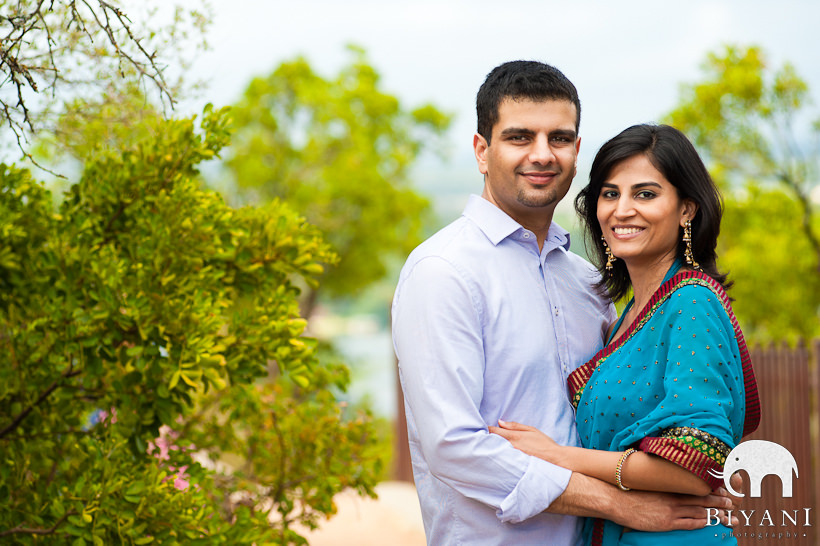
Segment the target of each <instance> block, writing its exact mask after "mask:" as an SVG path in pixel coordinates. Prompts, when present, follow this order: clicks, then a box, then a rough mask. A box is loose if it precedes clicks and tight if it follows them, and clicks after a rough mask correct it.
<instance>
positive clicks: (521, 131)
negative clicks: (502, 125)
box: [501, 127, 535, 136]
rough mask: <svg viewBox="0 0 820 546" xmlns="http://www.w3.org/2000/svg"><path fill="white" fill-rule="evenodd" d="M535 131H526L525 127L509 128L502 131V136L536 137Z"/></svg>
mask: <svg viewBox="0 0 820 546" xmlns="http://www.w3.org/2000/svg"><path fill="white" fill-rule="evenodd" d="M534 134H535V131H533V130H532V129H525V128H523V127H507V128H506V129H504V130H503V131H501V135H502V136H505V135H534Z"/></svg>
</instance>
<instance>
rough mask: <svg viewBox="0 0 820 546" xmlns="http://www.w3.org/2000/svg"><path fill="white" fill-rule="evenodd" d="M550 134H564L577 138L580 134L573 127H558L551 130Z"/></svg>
mask: <svg viewBox="0 0 820 546" xmlns="http://www.w3.org/2000/svg"><path fill="white" fill-rule="evenodd" d="M550 136H562V137H567V138H571V139H572V140H575V138H576V137H577V136H578V135H577V133H576V132H575V131H573V130H571V129H556V130H555V131H552V132H550Z"/></svg>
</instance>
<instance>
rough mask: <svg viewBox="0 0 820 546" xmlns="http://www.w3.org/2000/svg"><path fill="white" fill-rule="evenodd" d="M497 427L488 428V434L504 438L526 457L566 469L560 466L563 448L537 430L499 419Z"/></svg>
mask: <svg viewBox="0 0 820 546" xmlns="http://www.w3.org/2000/svg"><path fill="white" fill-rule="evenodd" d="M498 425H499V426H497V427H488V428H489V430H490V432H491V433H493V434H498V435H499V436H501V437H503V438H506V439H507V440H508V441H509V442H510V443H511V444H512V445H513V447H514V448H516V449H518V450H519V451H523V452H524V453H526V454H527V455H533V456H535V457H538V458H539V459H544V460H545V461H548V462H551V463H553V464H557V465H559V466H564V467H565V468H566V465H565V464H562V462H563V456H564V446H562V445H559V444H558V443H556V442H555V440H553V439H552V438H550V437H549V436H547V435H546V434H544V433H543V432H541V431H540V430H538V429H537V428H534V427H530V426H527V425H522V424H521V423H515V422H513V421H502V420H501V419H499V420H498Z"/></svg>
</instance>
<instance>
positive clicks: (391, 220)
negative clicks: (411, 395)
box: [227, 47, 450, 316]
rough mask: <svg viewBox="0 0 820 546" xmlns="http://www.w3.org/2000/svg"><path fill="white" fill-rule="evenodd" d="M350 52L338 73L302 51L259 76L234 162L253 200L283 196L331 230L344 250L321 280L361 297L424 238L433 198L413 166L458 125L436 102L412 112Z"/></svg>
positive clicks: (239, 117) (239, 122) (240, 107)
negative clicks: (416, 183)
mask: <svg viewBox="0 0 820 546" xmlns="http://www.w3.org/2000/svg"><path fill="white" fill-rule="evenodd" d="M350 51H351V54H352V55H353V60H352V61H351V62H350V64H349V65H347V66H345V67H343V68H342V69H341V70H340V72H339V73H338V75H336V76H335V77H334V78H331V79H326V78H324V77H322V76H320V75H319V74H317V73H316V72H314V70H313V69H312V68H311V66H310V65H309V64H308V62H307V61H306V60H305V59H303V58H297V59H295V60H293V61H290V62H285V63H282V64H281V65H280V66H279V67H278V68H277V69H276V70H274V71H273V73H271V74H270V75H269V76H268V77H265V78H257V79H254V80H253V81H252V82H251V83H250V85H249V86H248V88H247V90H246V91H245V95H244V97H243V98H242V100H241V101H240V102H239V104H237V105H236V106H235V107H234V110H233V116H234V118H235V120H236V136H235V138H234V139H233V145H232V147H231V150H230V155H229V157H228V160H227V164H228V166H229V168H230V170H231V172H232V175H233V178H234V180H235V182H236V184H237V186H238V187H239V188H240V190H241V191H243V192H244V195H245V198H246V199H249V200H252V199H255V198H262V199H270V198H279V199H282V200H283V201H285V202H287V203H288V204H289V205H290V206H292V207H294V209H296V210H297V211H298V212H299V213H300V214H304V215H305V217H306V218H307V220H308V221H309V222H310V223H312V224H314V225H316V226H317V227H318V228H319V229H320V230H321V232H322V233H323V234H324V235H325V237H326V239H327V240H328V242H330V244H331V246H332V247H333V249H334V251H335V252H336V253H337V254H338V256H339V263H338V264H337V265H336V266H335V267H334V268H330V269H329V270H328V271H327V272H326V273H325V275H324V276H323V277H322V281H321V286H322V290H323V291H326V292H327V293H328V295H330V296H339V295H354V294H356V293H357V292H359V291H360V290H361V289H362V288H363V287H365V286H368V285H370V284H371V283H372V282H374V281H376V280H378V279H380V278H382V277H383V276H384V274H385V273H386V264H387V261H388V259H389V258H390V257H391V256H392V257H395V256H404V255H406V254H407V253H408V252H410V250H412V249H413V248H414V247H415V246H416V245H417V244H418V243H419V241H420V239H421V230H422V227H423V225H424V221H425V218H426V216H425V215H426V214H427V213H428V202H427V200H426V199H424V198H423V197H421V196H420V195H418V194H417V193H416V192H414V191H413V190H412V189H411V188H410V187H409V180H408V174H409V170H410V167H411V166H412V164H413V162H414V161H415V159H416V158H417V157H418V155H419V154H420V153H421V151H422V150H423V149H425V148H432V149H433V150H434V151H439V152H440V151H441V148H442V143H441V142H440V139H438V138H437V137H439V136H441V135H442V134H443V133H444V131H445V130H446V129H447V127H448V126H449V123H450V116H448V115H446V114H444V113H442V112H441V111H439V110H438V109H436V108H435V107H434V106H432V105H429V104H428V105H424V106H421V107H419V108H416V109H413V110H407V109H405V108H404V107H403V106H402V104H400V102H399V100H398V99H397V98H396V97H394V96H392V95H390V94H387V93H385V92H384V91H382V90H381V88H380V81H379V74H378V73H377V72H376V70H375V69H374V68H373V67H372V66H370V65H369V64H368V62H367V59H366V57H365V54H364V52H363V51H362V50H360V49H357V48H355V47H351V48H350ZM316 296H317V291H316V290H315V289H314V290H312V291H310V293H309V296H308V297H307V298H306V301H305V302H304V307H303V308H304V312H305V315H306V316H310V313H311V311H312V309H313V305H314V304H315V302H316Z"/></svg>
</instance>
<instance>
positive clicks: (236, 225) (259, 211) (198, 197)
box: [0, 108, 381, 545]
mask: <svg viewBox="0 0 820 546" xmlns="http://www.w3.org/2000/svg"><path fill="white" fill-rule="evenodd" d="M227 122H228V120H227V117H226V112H225V111H218V112H217V111H213V110H212V109H210V108H206V110H205V112H204V115H203V119H202V122H201V128H200V129H198V130H197V129H196V128H195V126H194V123H193V120H181V121H167V122H165V121H157V123H156V125H154V126H153V127H152V128H151V131H150V135H148V136H147V137H146V138H143V139H141V140H139V141H138V142H137V143H136V144H134V145H133V146H130V147H128V148H127V149H125V150H123V151H114V150H111V149H103V150H99V151H98V153H97V154H96V155H93V156H92V157H91V158H89V159H88V161H87V162H86V164H85V170H84V173H83V175H82V177H81V179H80V180H79V182H78V183H77V184H75V185H74V186H72V188H71V190H70V191H69V192H68V193H67V194H66V196H65V199H64V200H63V202H62V204H61V205H60V207H59V210H58V211H56V212H55V210H54V208H53V205H52V197H51V196H50V195H49V193H48V191H46V190H45V189H44V187H43V186H42V185H41V184H40V183H38V182H36V181H34V180H33V179H32V177H31V175H30V174H29V172H28V171H25V170H20V169H17V168H14V167H10V166H5V165H3V166H0V188H2V189H0V458H2V462H0V499H3V500H2V502H1V503H0V542H3V543H11V544H31V543H34V542H36V541H37V539H38V538H39V537H48V538H49V540H57V541H58V542H60V543H71V544H77V545H82V544H119V543H128V544H148V543H163V544H176V543H179V544H250V543H253V542H257V543H271V542H278V543H283V544H285V543H299V542H303V539H302V538H301V537H300V536H299V535H298V534H297V533H295V532H294V531H293V530H292V529H291V524H292V523H293V522H295V521H299V522H301V523H305V524H307V525H311V524H312V523H314V522H315V521H316V520H317V518H318V517H319V516H322V515H328V516H329V515H330V514H332V513H333V511H334V507H333V505H332V503H331V498H332V495H333V494H334V493H335V492H337V491H340V490H341V489H342V488H344V487H353V488H357V489H358V490H359V491H361V492H362V493H366V494H373V489H372V488H373V485H374V482H375V480H376V476H377V474H378V472H379V465H380V464H381V463H380V460H379V458H378V456H377V454H375V453H373V451H372V450H373V423H372V421H371V420H370V418H369V416H368V415H366V414H360V413H355V412H352V411H350V410H349V408H345V407H344V405H343V404H340V403H339V402H338V401H337V400H336V398H335V397H334V396H333V394H332V391H333V390H339V389H342V390H343V389H344V388H345V387H346V385H347V375H346V370H345V369H344V368H341V367H338V366H322V365H320V364H319V363H318V360H317V357H316V348H315V342H313V341H312V340H310V339H309V338H305V337H304V336H303V335H302V334H303V331H304V328H305V325H306V321H305V320H303V319H302V318H300V316H299V309H298V301H297V298H298V294H299V288H298V287H297V285H296V283H297V281H298V282H299V283H301V284H306V285H308V286H315V285H316V277H317V276H318V275H319V274H320V273H321V272H322V265H321V264H322V263H333V262H334V257H333V255H332V253H331V251H330V249H329V247H328V246H327V244H326V243H325V242H324V241H323V239H322V238H321V235H320V234H319V232H318V230H316V229H315V228H314V227H312V226H310V225H309V224H307V223H305V221H304V219H303V218H302V217H300V216H299V215H297V214H296V213H294V212H293V211H291V210H290V209H289V208H288V207H286V206H284V205H283V204H282V203H281V202H279V201H277V200H274V201H273V202H271V203H269V204H268V205H266V206H264V207H243V208H240V209H234V208H231V207H229V206H228V205H227V204H226V203H225V202H224V201H223V199H222V198H221V197H220V196H219V195H218V194H216V193H214V192H209V191H203V190H202V189H201V188H200V183H199V181H198V178H197V174H198V172H197V166H198V164H199V163H201V162H202V161H204V160H208V159H211V158H213V157H215V156H216V155H217V154H218V153H219V152H220V150H221V149H222V148H223V147H224V146H225V145H226V144H227V143H228V139H229V136H228V131H227V129H226V125H227ZM266 378H267V380H265V379H266ZM209 457H210V459H211V460H213V461H218V462H219V464H218V465H209V464H205V465H204V466H203V465H202V464H200V463H199V462H195V461H205V462H207V460H208V458H209ZM212 467H214V468H215V469H214V468H212Z"/></svg>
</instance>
